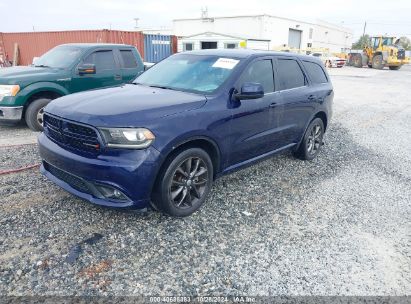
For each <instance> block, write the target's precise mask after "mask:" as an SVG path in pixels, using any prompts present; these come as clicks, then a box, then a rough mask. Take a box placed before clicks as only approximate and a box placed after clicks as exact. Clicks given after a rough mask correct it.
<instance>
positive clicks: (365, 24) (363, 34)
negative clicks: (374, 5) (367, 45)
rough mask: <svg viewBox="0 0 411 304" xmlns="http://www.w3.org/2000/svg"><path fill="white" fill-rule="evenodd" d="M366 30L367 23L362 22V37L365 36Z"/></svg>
mask: <svg viewBox="0 0 411 304" xmlns="http://www.w3.org/2000/svg"><path fill="white" fill-rule="evenodd" d="M366 28H367V21H365V22H364V30H363V32H362V36H363V37H364V36H365V29H366Z"/></svg>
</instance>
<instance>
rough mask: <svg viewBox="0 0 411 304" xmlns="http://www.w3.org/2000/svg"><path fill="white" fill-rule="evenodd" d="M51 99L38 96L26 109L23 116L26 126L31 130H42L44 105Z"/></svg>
mask: <svg viewBox="0 0 411 304" xmlns="http://www.w3.org/2000/svg"><path fill="white" fill-rule="evenodd" d="M50 101H51V99H48V98H40V99H36V100H34V101H32V102H31V103H30V105H29V106H28V108H27V110H26V114H25V116H24V118H25V120H26V124H27V126H28V127H29V128H30V129H31V130H33V131H43V113H42V111H43V110H44V108H45V106H47V105H48V104H49V103H50Z"/></svg>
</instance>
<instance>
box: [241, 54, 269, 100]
mask: <svg viewBox="0 0 411 304" xmlns="http://www.w3.org/2000/svg"><path fill="white" fill-rule="evenodd" d="M245 82H257V83H259V84H261V85H262V86H263V88H264V93H270V92H274V75H273V63H272V61H271V60H270V59H266V60H260V61H256V62H253V63H251V64H250V65H249V66H248V67H247V68H246V70H245V71H244V73H243V74H242V75H241V83H240V85H242V84H243V83H245Z"/></svg>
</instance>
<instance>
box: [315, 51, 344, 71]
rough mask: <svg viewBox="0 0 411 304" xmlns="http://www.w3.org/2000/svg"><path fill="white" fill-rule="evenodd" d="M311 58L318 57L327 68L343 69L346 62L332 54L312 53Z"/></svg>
mask: <svg viewBox="0 0 411 304" xmlns="http://www.w3.org/2000/svg"><path fill="white" fill-rule="evenodd" d="M311 56H314V57H318V58H319V59H320V60H321V61H322V62H323V64H324V66H326V67H327V68H342V67H343V66H344V65H345V63H346V60H345V59H344V58H340V57H337V56H333V55H332V54H325V53H312V54H311Z"/></svg>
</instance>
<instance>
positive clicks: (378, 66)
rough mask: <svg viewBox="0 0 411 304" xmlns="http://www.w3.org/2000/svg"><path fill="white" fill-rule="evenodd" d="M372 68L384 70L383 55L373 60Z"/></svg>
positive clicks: (376, 56)
mask: <svg viewBox="0 0 411 304" xmlns="http://www.w3.org/2000/svg"><path fill="white" fill-rule="evenodd" d="M372 68H373V69H377V70H382V69H383V68H384V62H383V58H382V55H375V56H374V57H373V58H372Z"/></svg>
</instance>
